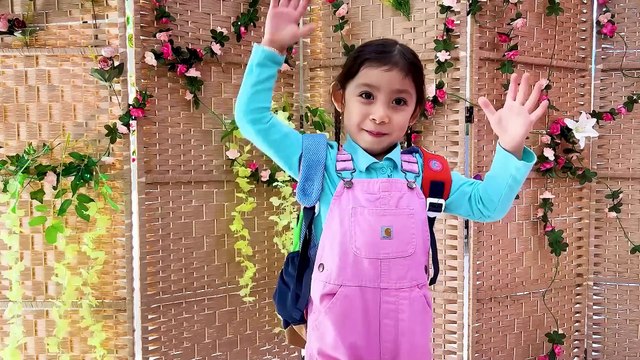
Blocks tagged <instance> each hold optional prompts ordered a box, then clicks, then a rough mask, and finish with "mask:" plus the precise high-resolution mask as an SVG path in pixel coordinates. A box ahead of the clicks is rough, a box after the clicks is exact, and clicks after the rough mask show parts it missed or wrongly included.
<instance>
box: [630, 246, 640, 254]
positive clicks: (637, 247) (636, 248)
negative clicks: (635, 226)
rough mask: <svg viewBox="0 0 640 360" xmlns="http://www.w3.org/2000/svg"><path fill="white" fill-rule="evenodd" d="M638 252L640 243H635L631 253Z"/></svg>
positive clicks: (639, 251)
mask: <svg viewBox="0 0 640 360" xmlns="http://www.w3.org/2000/svg"><path fill="white" fill-rule="evenodd" d="M638 253H640V245H634V246H633V247H632V248H631V254H638Z"/></svg>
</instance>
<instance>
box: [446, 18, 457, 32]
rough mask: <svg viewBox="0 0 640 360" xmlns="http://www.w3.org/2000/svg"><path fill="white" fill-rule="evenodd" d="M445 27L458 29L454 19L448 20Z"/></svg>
mask: <svg viewBox="0 0 640 360" xmlns="http://www.w3.org/2000/svg"><path fill="white" fill-rule="evenodd" d="M444 26H446V27H447V28H449V29H451V30H453V29H455V28H456V21H455V20H454V19H453V18H446V19H445V21H444Z"/></svg>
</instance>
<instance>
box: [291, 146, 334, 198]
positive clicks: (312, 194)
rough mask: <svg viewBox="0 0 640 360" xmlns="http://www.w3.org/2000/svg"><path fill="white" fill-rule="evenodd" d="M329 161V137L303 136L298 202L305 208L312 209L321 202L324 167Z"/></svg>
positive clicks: (297, 191)
mask: <svg viewBox="0 0 640 360" xmlns="http://www.w3.org/2000/svg"><path fill="white" fill-rule="evenodd" d="M326 160H327V137H326V135H324V134H303V135H302V154H301V155H300V179H299V181H298V187H297V188H296V200H298V202H299V203H300V205H302V206H304V207H312V206H315V204H316V203H317V202H318V200H320V193H321V192H322V181H323V179H324V167H325V163H326Z"/></svg>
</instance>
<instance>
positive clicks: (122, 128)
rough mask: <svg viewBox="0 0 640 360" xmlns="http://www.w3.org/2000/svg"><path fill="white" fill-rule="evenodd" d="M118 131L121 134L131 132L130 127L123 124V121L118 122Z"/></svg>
mask: <svg viewBox="0 0 640 360" xmlns="http://www.w3.org/2000/svg"><path fill="white" fill-rule="evenodd" d="M118 132H119V133H120V134H128V133H129V129H127V127H126V126H124V125H122V123H118Z"/></svg>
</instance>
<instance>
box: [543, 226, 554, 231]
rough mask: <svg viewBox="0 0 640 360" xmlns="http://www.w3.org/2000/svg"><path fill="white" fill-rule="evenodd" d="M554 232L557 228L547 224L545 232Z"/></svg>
mask: <svg viewBox="0 0 640 360" xmlns="http://www.w3.org/2000/svg"><path fill="white" fill-rule="evenodd" d="M553 230H555V227H554V226H553V225H551V224H547V225H546V226H545V227H544V232H549V231H553Z"/></svg>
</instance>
